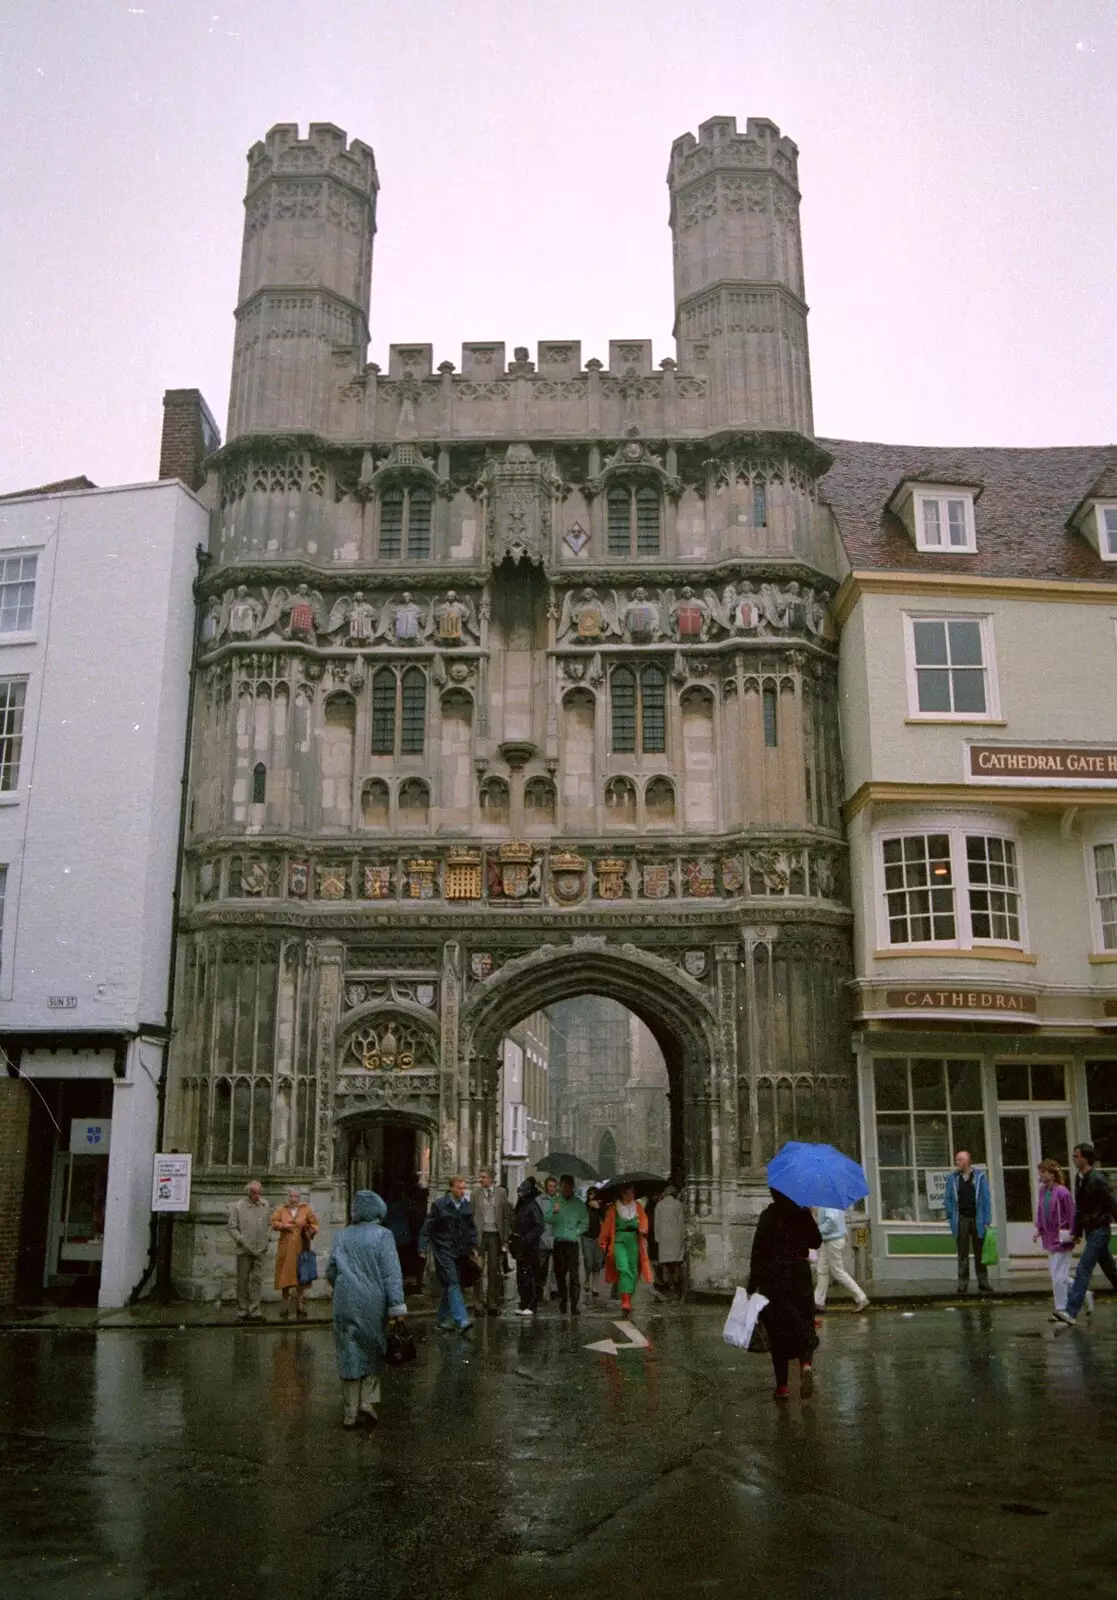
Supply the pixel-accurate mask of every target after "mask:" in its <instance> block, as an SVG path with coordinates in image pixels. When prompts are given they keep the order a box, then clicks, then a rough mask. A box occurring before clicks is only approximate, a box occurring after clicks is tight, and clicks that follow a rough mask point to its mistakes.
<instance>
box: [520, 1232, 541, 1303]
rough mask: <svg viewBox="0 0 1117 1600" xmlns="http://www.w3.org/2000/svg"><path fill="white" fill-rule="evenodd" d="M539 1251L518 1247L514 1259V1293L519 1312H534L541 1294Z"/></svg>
mask: <svg viewBox="0 0 1117 1600" xmlns="http://www.w3.org/2000/svg"><path fill="white" fill-rule="evenodd" d="M539 1272H540V1263H539V1251H538V1250H530V1249H529V1248H528V1247H527V1245H521V1246H520V1253H519V1255H518V1256H517V1257H516V1292H517V1293H518V1295H519V1297H520V1310H521V1311H534V1310H535V1308H536V1306H537V1305H538V1304H539V1298H540V1296H541V1294H542V1293H543V1290H542V1286H541V1284H540V1281H539Z"/></svg>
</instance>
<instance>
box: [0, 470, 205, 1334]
mask: <svg viewBox="0 0 1117 1600" xmlns="http://www.w3.org/2000/svg"><path fill="white" fill-rule="evenodd" d="M80 481H82V480H79V482H80ZM207 529H208V523H207V514H206V511H205V510H204V508H203V506H202V504H201V502H200V501H199V500H198V499H197V498H196V497H195V496H194V494H193V493H191V492H190V491H189V490H188V489H186V488H184V487H183V485H182V484H181V483H180V482H158V483H147V484H139V485H134V486H130V487H126V488H118V489H95V488H92V487H87V488H78V489H65V488H63V490H62V492H58V490H56V489H54V490H47V491H38V492H34V493H30V494H28V495H21V496H17V497H12V498H8V499H5V500H3V501H0V892H2V895H3V899H2V925H0V1047H2V1049H3V1052H4V1058H5V1060H6V1064H7V1073H6V1082H5V1084H4V1088H5V1093H4V1097H3V1109H4V1115H5V1118H9V1117H14V1118H17V1119H18V1118H22V1119H23V1121H24V1123H25V1126H26V1138H25V1139H23V1140H22V1143H21V1141H20V1139H19V1138H18V1137H15V1138H12V1139H10V1140H9V1141H8V1142H9V1144H10V1145H11V1149H9V1150H8V1153H7V1157H6V1159H7V1161H8V1172H7V1182H8V1189H7V1192H8V1193H10V1194H12V1195H13V1196H14V1197H15V1198H16V1201H17V1204H18V1205H19V1209H20V1213H21V1215H20V1224H19V1228H18V1230H17V1231H14V1232H13V1233H12V1234H11V1236H10V1237H9V1240H8V1242H7V1246H6V1248H7V1253H8V1256H9V1258H10V1257H11V1256H12V1253H13V1252H12V1245H13V1242H14V1255H15V1259H14V1260H13V1259H8V1260H7V1261H6V1262H5V1261H0V1276H3V1277H6V1279H7V1280H8V1284H9V1286H10V1287H12V1288H13V1289H14V1288H15V1287H18V1292H19V1293H20V1295H21V1296H22V1297H24V1298H28V1297H34V1296H37V1295H38V1294H41V1293H43V1292H44V1291H45V1292H48V1293H49V1292H51V1291H55V1292H57V1293H59V1294H60V1295H63V1296H66V1295H67V1294H69V1295H72V1296H73V1297H74V1298H77V1299H86V1300H92V1299H93V1298H94V1293H96V1298H97V1301H98V1303H99V1304H100V1305H102V1306H119V1305H122V1304H123V1303H124V1302H125V1301H126V1300H127V1299H128V1296H129V1294H130V1293H131V1291H132V1290H133V1288H134V1287H135V1286H136V1285H137V1284H138V1283H139V1281H140V1280H141V1278H142V1277H143V1275H144V1271H145V1268H146V1267H147V1265H148V1261H149V1242H150V1220H151V1157H152V1155H153V1153H154V1151H155V1143H156V1135H157V1128H158V1114H159V1084H160V1080H161V1077H162V1073H163V1061H164V1054H165V1048H166V1030H167V1023H168V1017H167V1004H168V974H169V970H170V956H171V937H172V927H173V921H174V917H173V911H174V894H175V886H176V860H177V855H178V843H179V829H180V805H181V796H182V779H183V759H184V748H185V738H186V723H187V713H188V705H189V684H190V668H191V650H192V638H193V629H194V617H195V609H194V601H193V593H192V582H193V578H194V576H195V572H196V561H195V549H196V547H197V546H198V545H199V544H202V545H204V544H205V543H206V540H207ZM11 1127H12V1124H11V1123H9V1129H11ZM21 1148H22V1151H23V1156H22V1169H23V1178H22V1184H20V1179H19V1172H18V1170H15V1165H14V1164H15V1162H16V1160H17V1159H18V1157H19V1152H20V1149H21ZM13 1152H14V1153H13ZM21 1191H22V1192H21ZM2 1252H3V1247H0V1253H2Z"/></svg>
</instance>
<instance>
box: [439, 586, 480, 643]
mask: <svg viewBox="0 0 1117 1600" xmlns="http://www.w3.org/2000/svg"><path fill="white" fill-rule="evenodd" d="M431 616H432V619H433V622H434V632H435V637H436V638H437V640H438V642H439V644H449V645H454V644H461V642H462V639H463V638H464V637H465V636H466V635H467V634H468V635H471V636H472V637H473V638H480V633H481V630H480V627H479V626H478V622H477V613H476V611H475V610H474V608H473V601H472V600H471V599H470V598H469V596H468V595H466V596H465V597H462V596H461V595H459V594H458V592H457V590H456V589H447V591H446V598H445V600H440V601H436V602H435V605H434V609H433V611H432V612H431Z"/></svg>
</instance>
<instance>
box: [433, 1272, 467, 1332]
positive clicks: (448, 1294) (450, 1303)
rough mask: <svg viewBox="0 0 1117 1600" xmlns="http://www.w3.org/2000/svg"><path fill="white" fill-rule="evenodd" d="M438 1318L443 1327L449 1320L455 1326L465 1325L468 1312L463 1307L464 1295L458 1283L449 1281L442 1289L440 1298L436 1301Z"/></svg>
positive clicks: (461, 1326) (462, 1326)
mask: <svg viewBox="0 0 1117 1600" xmlns="http://www.w3.org/2000/svg"><path fill="white" fill-rule="evenodd" d="M438 1320H439V1322H440V1323H441V1324H442V1326H443V1327H446V1326H447V1325H448V1324H449V1323H451V1322H452V1323H453V1324H454V1326H455V1327H457V1328H464V1327H466V1326H467V1324H468V1322H469V1312H468V1311H467V1310H466V1309H465V1296H464V1295H463V1294H462V1290H461V1285H460V1284H458V1283H449V1284H447V1285H446V1287H445V1288H444V1289H443V1291H442V1299H441V1300H440V1301H439V1302H438Z"/></svg>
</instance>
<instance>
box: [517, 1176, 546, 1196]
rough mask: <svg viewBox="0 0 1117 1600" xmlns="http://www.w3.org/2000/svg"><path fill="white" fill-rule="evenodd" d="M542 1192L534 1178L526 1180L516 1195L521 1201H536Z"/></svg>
mask: <svg viewBox="0 0 1117 1600" xmlns="http://www.w3.org/2000/svg"><path fill="white" fill-rule="evenodd" d="M541 1192H542V1191H541V1190H540V1188H539V1185H538V1184H537V1183H536V1181H535V1179H534V1178H525V1179H524V1181H523V1183H521V1185H520V1187H519V1188H518V1189H517V1190H516V1194H517V1196H518V1198H519V1199H521V1200H534V1199H535V1197H536V1195H537V1194H540V1193H541Z"/></svg>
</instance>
